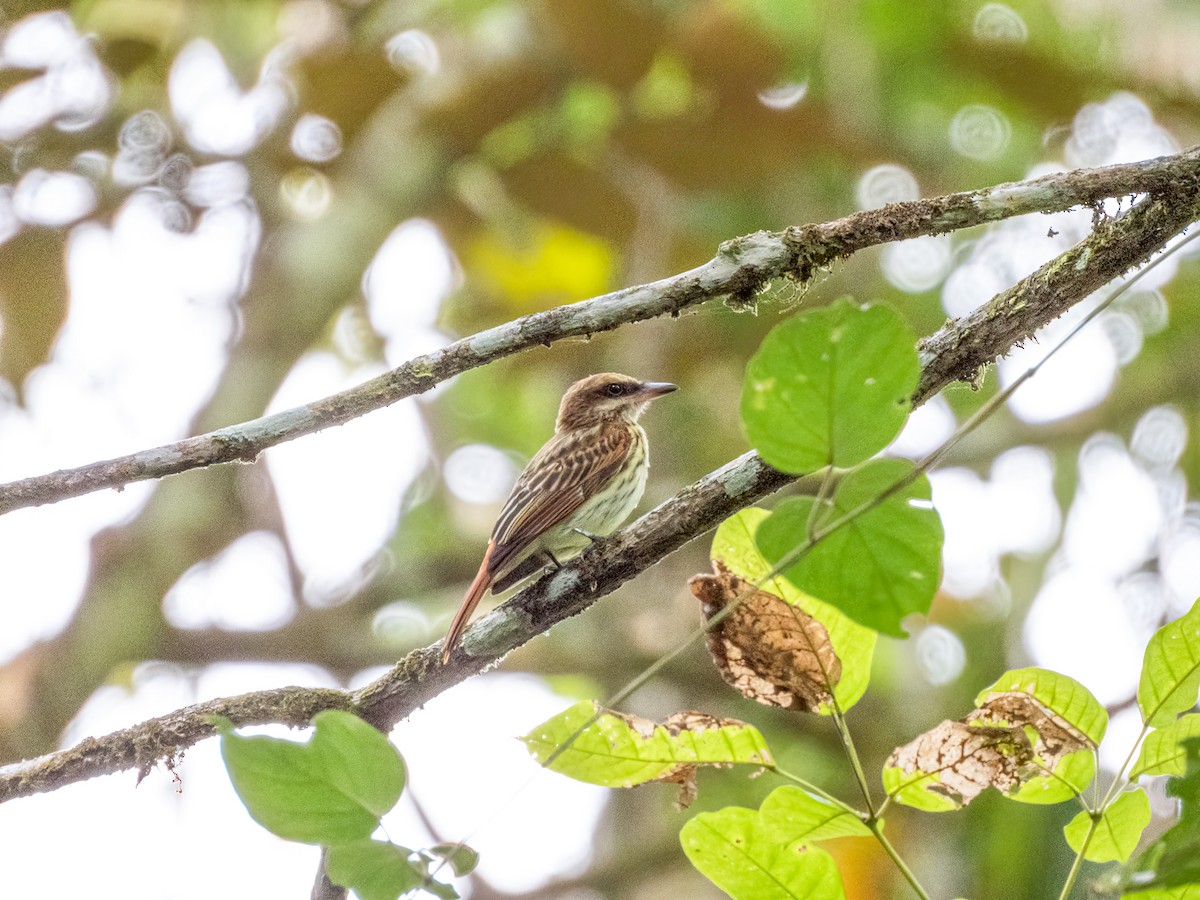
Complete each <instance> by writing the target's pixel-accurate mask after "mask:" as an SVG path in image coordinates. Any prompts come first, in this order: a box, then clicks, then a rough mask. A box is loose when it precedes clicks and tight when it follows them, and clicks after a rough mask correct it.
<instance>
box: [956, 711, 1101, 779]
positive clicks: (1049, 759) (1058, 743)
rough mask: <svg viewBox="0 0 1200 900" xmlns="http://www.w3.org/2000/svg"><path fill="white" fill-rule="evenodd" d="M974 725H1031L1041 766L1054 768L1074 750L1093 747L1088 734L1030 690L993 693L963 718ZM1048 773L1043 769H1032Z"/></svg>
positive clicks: (1014, 726)
mask: <svg viewBox="0 0 1200 900" xmlns="http://www.w3.org/2000/svg"><path fill="white" fill-rule="evenodd" d="M963 721H964V722H967V723H969V724H971V725H982V726H986V727H991V728H996V727H1010V728H1013V729H1022V730H1023V729H1026V728H1030V729H1032V730H1033V731H1034V733H1035V734H1034V737H1033V745H1032V749H1033V753H1034V755H1035V756H1037V757H1038V759H1039V762H1040V764H1041V766H1042V767H1044V768H1045V769H1049V770H1050V771H1054V770H1055V769H1056V768H1057V767H1058V763H1059V761H1060V760H1061V759H1062V758H1063V757H1065V756H1069V755H1070V754H1072V753H1076V752H1078V751H1079V750H1084V749H1086V748H1088V747H1093V746H1094V744H1093V743H1092V741H1091V740H1089V739H1088V737H1087V735H1085V734H1083V733H1082V732H1080V731H1079V730H1078V729H1076V728H1075V727H1074V726H1072V725H1071V724H1070V723H1069V722H1066V721H1065V720H1063V718H1062V717H1061V716H1058V715H1057V714H1055V713H1054V712H1052V711H1051V710H1049V709H1047V708H1046V707H1044V706H1042V704H1040V703H1038V702H1037V700H1035V699H1034V698H1033V697H1031V696H1029V695H1028V694H1023V693H1019V692H1016V691H1004V692H1002V693H997V694H993V695H992V696H991V697H990V698H988V701H987V702H986V703H985V704H984V705H983V706H982V707H981V708H979V709H977V710H975V711H974V712H973V713H971V715H969V716H967V717H966V718H964V719H963ZM1033 774H1034V775H1041V774H1045V772H1044V771H1042V770H1041V769H1039V771H1037V772H1035V773H1033Z"/></svg>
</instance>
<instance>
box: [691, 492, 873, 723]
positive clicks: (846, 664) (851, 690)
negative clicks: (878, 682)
mask: <svg viewBox="0 0 1200 900" xmlns="http://www.w3.org/2000/svg"><path fill="white" fill-rule="evenodd" d="M770 515H771V513H769V512H768V511H767V510H765V509H759V508H758V507H754V506H752V507H748V508H747V509H743V510H742V511H741V512H739V513H737V514H735V515H732V516H730V517H729V518H728V519H726V520H725V521H724V522H722V523H721V526H720V527H719V528H718V529H717V533H716V535H715V536H714V537H713V542H712V554H711V555H712V558H713V559H720V560H722V561H723V562H724V563H725V565H726V566H727V567H728V568H729V569H730V570H731V571H733V572H736V573H737V574H738V575H740V576H742V577H743V578H745V579H747V580H749V581H753V582H759V581H762V580H763V579H766V578H767V576H768V575H769V574H770V573H771V563H770V562H768V561H767V559H766V557H764V556H763V555H762V552H761V551H760V550H759V549H758V545H757V543H756V538H755V535H756V533H757V531H758V529H759V526H760V525H761V524H762V523H763V521H765V520H766V519H767V518H768V517H769V516H770ZM763 588H764V589H765V590H768V591H770V592H771V593H773V594H775V595H776V596H778V597H782V598H783V599H784V600H786V601H787V602H788V603H791V604H794V605H796V606H798V607H800V608H801V609H802V610H804V611H805V612H806V613H808V614H809V615H810V616H812V617H813V618H814V619H816V620H817V621H818V622H820V623H821V624H822V625H824V626H825V631H826V632H827V633H828V634H829V642H830V643H831V644H832V645H833V651H834V653H836V654H837V656H838V658H839V659H840V660H841V661H842V677H841V679H840V680H839V681H838V683H837V685H835V686H834V689H833V696H834V699H835V700H837V702H838V706H840V707H841V708H842V710H843V711H845V710H848V709H850V707H852V706H854V704H855V703H857V702H858V701H859V699H860V698H861V697H862V695H863V694H864V693H866V690H867V685H868V684H869V683H870V681H871V659H872V657H873V656H874V653H875V642H876V640H877V638H878V635H877V634H876V633H875V632H874V631H872V630H871V629H870V628H867V627H865V626H863V625H859V624H858V623H857V622H855V621H854V620H853V619H851V618H850V617H849V616H847V615H846V614H845V613H843V612H841V611H840V610H838V609H837V608H836V607H833V606H830V605H829V604H828V603H826V602H824V601H823V600H818V599H817V598H816V597H813V596H812V595H811V594H806V593H804V592H803V591H800V590H798V589H797V588H796V586H795V585H793V584H792V583H791V582H790V581H788V580H787V579H786V578H771V579H767V580H766V581H765V582H764V584H763ZM818 712H820V713H821V714H822V715H829V714H831V713H832V712H833V709H832V707H830V706H823V707H822V708H821V709H820V710H818Z"/></svg>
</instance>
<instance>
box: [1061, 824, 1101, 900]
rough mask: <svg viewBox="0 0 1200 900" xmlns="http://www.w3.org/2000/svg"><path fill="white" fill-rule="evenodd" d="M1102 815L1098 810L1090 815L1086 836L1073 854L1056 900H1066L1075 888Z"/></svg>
mask: <svg viewBox="0 0 1200 900" xmlns="http://www.w3.org/2000/svg"><path fill="white" fill-rule="evenodd" d="M1102 815H1103V813H1102V812H1101V811H1100V810H1097V811H1096V812H1094V813H1092V814H1091V816H1090V817H1089V818H1090V820H1091V824H1090V825H1089V826H1088V831H1087V834H1085V835H1084V836H1083V843H1082V844H1080V845H1079V852H1078V853H1076V854H1075V862H1073V863H1072V864H1071V871H1070V872H1068V873H1067V880H1066V881H1065V882H1064V883H1063V887H1062V891H1061V892H1060V893H1059V895H1058V900H1067V898H1068V897H1069V896H1071V889H1072V888H1074V887H1075V881H1076V880H1077V879H1078V878H1079V872H1080V870H1082V869H1083V858H1084V854H1085V853H1087V848H1088V845H1089V844H1090V843H1091V842H1092V838H1093V837H1095V835H1096V826H1098V825H1099V824H1100V818H1101V816H1102Z"/></svg>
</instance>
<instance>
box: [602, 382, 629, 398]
mask: <svg viewBox="0 0 1200 900" xmlns="http://www.w3.org/2000/svg"><path fill="white" fill-rule="evenodd" d="M604 393H606V394H608V396H610V397H620V396H621V395H622V394H623V393H625V385H623V384H618V383H617V382H615V381H614V382H612V383H611V384H606V385H605V386H604Z"/></svg>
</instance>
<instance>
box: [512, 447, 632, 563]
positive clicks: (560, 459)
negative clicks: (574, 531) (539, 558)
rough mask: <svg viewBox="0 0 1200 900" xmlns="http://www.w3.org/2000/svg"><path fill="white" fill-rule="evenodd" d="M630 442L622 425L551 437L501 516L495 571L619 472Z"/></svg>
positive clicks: (518, 484)
mask: <svg viewBox="0 0 1200 900" xmlns="http://www.w3.org/2000/svg"><path fill="white" fill-rule="evenodd" d="M632 443H633V432H632V430H631V429H629V428H627V427H623V426H619V425H618V426H609V427H604V428H602V429H599V430H598V431H597V433H596V435H595V437H590V436H588V437H585V436H583V435H581V434H580V433H579V432H577V431H576V432H567V433H565V434H561V435H555V436H554V437H552V438H551V439H550V440H549V441H548V442H547V443H546V446H544V447H543V448H542V449H541V450H540V451H538V454H537V455H536V456H535V457H534V458H533V459H532V460H530V462H529V465H528V466H526V467H525V471H524V472H522V473H521V477H520V478H518V479H517V483H516V485H515V486H514V487H513V490H512V494H510V495H509V498H508V502H507V503H505V504H504V509H503V510H501V512H500V518H499V519H498V520H497V521H496V527H495V529H494V530H493V531H492V540H493V541H494V542H495V547H494V549H493V552H492V555H491V567H490V568H491V571H492V572H493V573H496V572H499V571H500V570H501V569H503V568H504V565H505V564H506V563H507V562H508V561H509V560H510V559H512V557H513V556H515V555H517V554H519V553H520V552H521V551H522V550H524V549H525V548H526V547H528V546H529V545H530V544H531V543H533V541H535V540H536V539H537V538H538V537H539V536H540V535H541V534H543V533H545V532H546V531H547V530H548V529H550V528H553V527H554V526H555V525H558V524H560V523H561V522H564V521H566V520H567V519H568V518H569V517H570V516H571V514H572V513H574V512H575V511H576V510H577V509H579V507H581V506H582V505H583V503H584V501H585V500H587V499H588V498H589V497H591V496H592V495H593V494H595V493H596V492H597V491H599V490H601V489H602V488H603V487H604V486H605V485H606V484H607V483H608V482H609V480H610V479H611V478H612V477H613V476H614V475H616V474H617V473H618V472H619V471H621V468H622V466H623V465H624V464H625V460H626V459H627V458H628V456H629V451H630V446H631V445H632Z"/></svg>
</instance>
